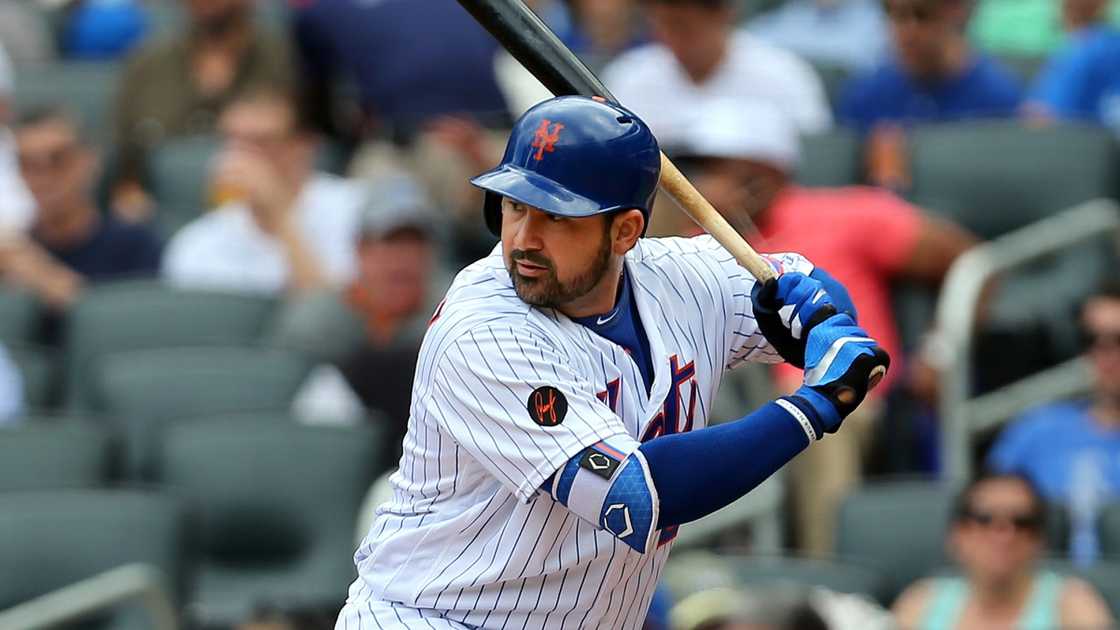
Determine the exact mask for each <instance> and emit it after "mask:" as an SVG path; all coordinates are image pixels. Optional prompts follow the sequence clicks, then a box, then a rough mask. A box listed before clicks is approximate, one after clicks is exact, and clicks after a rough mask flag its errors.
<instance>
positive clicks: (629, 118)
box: [471, 96, 661, 234]
mask: <svg viewBox="0 0 1120 630" xmlns="http://www.w3.org/2000/svg"><path fill="white" fill-rule="evenodd" d="M660 173H661V152H660V150H659V149H658V148H657V139H655V138H654V137H653V133H652V132H651V131H650V130H649V127H647V126H646V124H645V123H644V122H642V120H641V119H640V118H638V117H637V116H635V115H634V114H633V112H631V111H629V110H627V109H625V108H624V107H621V106H620V105H617V104H615V103H609V102H607V101H604V100H602V99H598V98H595V99H592V98H587V97H583V96H562V97H559V98H554V99H550V100H547V101H544V102H543V103H539V104H537V105H536V106H534V107H533V108H532V109H530V110H529V111H527V112H525V114H524V115H523V116H522V117H521V118H520V119H519V120H518V121H517V123H516V124H515V125H514V127H513V131H512V132H511V133H510V136H509V142H508V144H506V152H505V155H504V156H503V157H502V162H501V164H499V165H498V166H497V168H495V169H493V170H490V171H487V172H486V173H483V174H482V175H479V176H478V177H476V178H474V179H472V180H471V183H472V184H474V185H475V186H478V187H479V188H482V189H483V190H485V191H486V200H485V202H484V204H483V214H484V216H485V217H486V226H487V227H488V228H490V231H491V232H493V233H494V234H500V232H501V227H502V203H501V202H502V197H509V198H510V199H513V200H515V201H519V202H521V203H524V204H527V205H530V206H533V207H535V208H540V209H541V210H543V211H545V212H548V213H550V214H556V215H560V216H565V217H589V216H592V215H595V214H601V213H604V212H612V211H615V210H623V209H628V208H637V209H638V210H641V211H642V214H643V215H645V218H646V224H647V225H648V224H649V214H650V212H651V211H652V210H653V195H654V192H656V190H657V179H658V177H659V176H660Z"/></svg>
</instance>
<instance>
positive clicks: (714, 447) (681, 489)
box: [638, 397, 820, 529]
mask: <svg viewBox="0 0 1120 630" xmlns="http://www.w3.org/2000/svg"><path fill="white" fill-rule="evenodd" d="M783 404H785V405H793V406H794V407H796V409H797V410H800V411H801V412H802V413H803V414H804V415H805V416H806V418H815V417H816V412H815V411H814V410H813V409H812V407H811V406H810V405H808V404H806V401H802V400H799V399H797V398H791V397H786V398H781V399H779V400H778V401H774V402H769V403H767V404H766V405H765V406H763V407H762V408H761V409H759V410H758V411H755V412H753V413H750V414H747V415H746V416H744V417H742V418H740V419H738V420H736V421H734V422H728V423H726V424H721V425H718V426H714V427H708V428H705V429H700V430H699V431H690V432H688V433H676V434H672V435H665V436H662V437H659V438H656V439H654V440H650V441H649V442H646V443H644V444H642V445H641V447H639V449H638V450H640V451H641V452H642V455H644V456H645V458H646V461H647V462H648V463H649V470H650V477H652V478H653V485H654V486H655V487H656V488H657V495H658V497H659V499H660V504H661V507H660V516H659V518H658V521H657V528H658V529H664V528H666V527H671V526H673V525H680V524H682V523H688V522H690V521H694V520H696V519H698V518H701V517H703V516H707V515H708V514H711V513H712V512H715V511H716V510H718V509H720V508H722V507H724V506H727V505H729V504H731V503H732V502H733V501H735V500H736V499H738V498H739V497H741V496H743V495H745V494H746V493H748V492H750V491H751V490H752V489H754V487H755V486H757V485H758V484H760V483H762V482H763V481H764V480H766V478H767V477H769V476H770V475H772V474H774V473H775V472H777V471H778V469H779V468H781V467H782V466H784V465H785V464H786V462H788V461H789V460H791V459H793V457H794V456H795V455H797V454H798V453H800V452H801V451H802V450H804V449H805V447H806V446H808V445H809V437H808V431H811V430H812V429H808V430H807V429H805V428H803V424H802V423H801V422H799V419H798V418H796V417H795V416H794V415H793V413H791V411H790V409H789V408H788V407H784V406H783ZM817 435H820V433H819V432H818V433H817Z"/></svg>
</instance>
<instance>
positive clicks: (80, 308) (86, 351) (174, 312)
mask: <svg viewBox="0 0 1120 630" xmlns="http://www.w3.org/2000/svg"><path fill="white" fill-rule="evenodd" d="M274 305H275V301H274V300H273V299H271V298H266V297H260V296H255V295H238V294H233V293H220V292H208V291H183V290H177V289H172V288H170V287H167V286H165V285H162V284H160V283H158V282H154V281H134V282H120V283H112V284H102V285H98V286H96V287H94V288H92V289H90V290H88V291H87V292H86V293H85V294H84V295H83V296H82V299H81V301H80V302H78V304H77V305H76V306H75V307H74V310H73V312H72V313H71V315H70V318H69V328H68V331H67V356H66V373H65V377H66V392H67V399H68V402H69V403H70V405H71V406H72V407H75V408H86V407H88V398H89V397H88V392H87V391H86V387H85V384H86V382H88V380H89V374H88V370H89V369H91V368H93V367H94V366H95V365H96V362H97V360H98V358H99V357H101V356H103V355H104V354H105V353H106V352H120V351H126V350H140V349H146V348H170V347H177V346H217V345H248V344H252V343H255V342H256V341H257V340H258V339H259V337H260V335H261V334H262V333H263V331H264V329H265V326H266V325H267V322H268V321H269V319H270V318H271V316H272V312H273V308H274Z"/></svg>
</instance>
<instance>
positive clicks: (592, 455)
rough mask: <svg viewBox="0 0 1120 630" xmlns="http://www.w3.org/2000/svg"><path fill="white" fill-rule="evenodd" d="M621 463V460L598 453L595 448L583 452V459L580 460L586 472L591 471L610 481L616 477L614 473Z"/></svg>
mask: <svg viewBox="0 0 1120 630" xmlns="http://www.w3.org/2000/svg"><path fill="white" fill-rule="evenodd" d="M621 463H622V461H621V460H619V459H616V458H614V457H611V456H610V455H607V454H606V453H603V452H600V451H597V450H595V447H591V448H589V449H587V450H585V451H584V452H583V457H581V458H580V460H579V465H580V466H581V467H582V468H583V469H584V470H589V471H591V472H592V473H594V474H596V475H599V476H600V477H602V478H603V479H606V480H608V481H609V480H610V478H611V477H613V476H614V471H616V470H618V466H619V464H621Z"/></svg>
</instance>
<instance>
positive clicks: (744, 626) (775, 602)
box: [671, 584, 895, 630]
mask: <svg viewBox="0 0 1120 630" xmlns="http://www.w3.org/2000/svg"><path fill="white" fill-rule="evenodd" d="M671 618H672V621H673V628H676V629H678V630H818V629H820V630H825V629H827V628H840V629H844V628H859V629H860V630H890V629H892V628H894V627H895V626H894V623H893V621H892V619H891V616H890V614H889V613H888V612H887V611H886V610H884V609H883V608H882V607H881V606H879V605H878V604H876V603H874V602H872V601H871V600H870V599H868V598H866V597H864V596H860V595H853V594H847V593H837V592H834V591H830V590H828V589H824V588H810V587H800V586H792V585H790V584H785V585H781V586H776V587H775V586H762V585H758V584H751V585H748V586H745V587H743V588H742V589H741V590H740V589H732V588H726V587H721V588H712V589H707V590H702V591H698V592H696V593H693V594H691V595H688V596H687V597H685V598H684V599H682V600H681V602H680V603H679V604H677V605H676V606H674V607H673V610H672V612H671Z"/></svg>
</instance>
